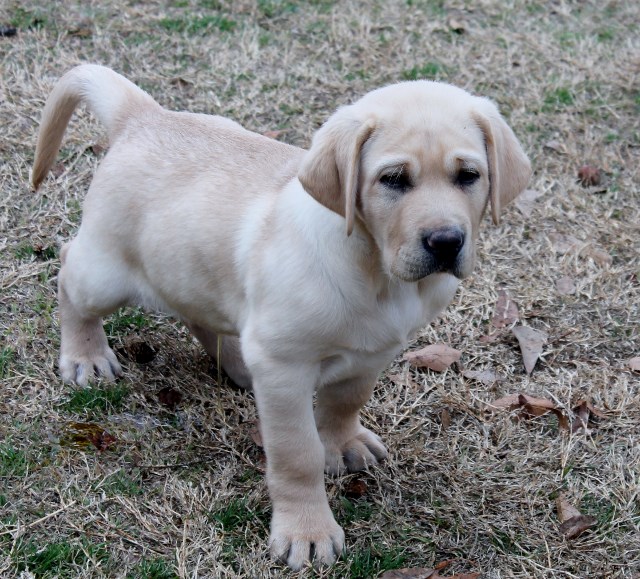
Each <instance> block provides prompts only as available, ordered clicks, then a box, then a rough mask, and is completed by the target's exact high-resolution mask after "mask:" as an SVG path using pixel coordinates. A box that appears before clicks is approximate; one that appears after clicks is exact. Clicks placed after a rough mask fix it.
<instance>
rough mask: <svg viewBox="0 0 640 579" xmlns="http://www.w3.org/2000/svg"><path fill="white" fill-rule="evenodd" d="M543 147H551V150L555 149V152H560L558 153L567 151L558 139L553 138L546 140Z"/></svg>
mask: <svg viewBox="0 0 640 579" xmlns="http://www.w3.org/2000/svg"><path fill="white" fill-rule="evenodd" d="M544 147H545V148H546V149H551V150H552V151H555V152H556V153H560V154H564V153H566V152H567V148H566V147H565V146H564V144H563V143H561V142H560V141H556V140H555V139H554V140H551V141H547V142H546V143H545V144H544Z"/></svg>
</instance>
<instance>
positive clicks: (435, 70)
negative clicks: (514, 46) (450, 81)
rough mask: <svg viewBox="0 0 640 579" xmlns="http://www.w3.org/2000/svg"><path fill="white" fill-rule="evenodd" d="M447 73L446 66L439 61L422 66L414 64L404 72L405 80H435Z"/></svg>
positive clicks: (403, 77)
mask: <svg viewBox="0 0 640 579" xmlns="http://www.w3.org/2000/svg"><path fill="white" fill-rule="evenodd" d="M446 75H447V70H446V67H444V66H443V65H442V64H440V63H438V62H433V61H432V62H427V63H425V64H423V65H421V66H414V67H413V68H410V69H409V70H405V71H403V72H402V79H403V80H419V79H427V80H433V79H435V78H443V77H445V76H446Z"/></svg>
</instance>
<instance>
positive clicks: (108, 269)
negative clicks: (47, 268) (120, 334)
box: [58, 238, 129, 386]
mask: <svg viewBox="0 0 640 579" xmlns="http://www.w3.org/2000/svg"><path fill="white" fill-rule="evenodd" d="M84 245H86V244H82V243H81V242H80V241H79V239H77V238H76V239H75V240H74V241H72V242H71V243H69V244H67V245H66V246H65V247H64V248H63V249H62V255H61V259H62V268H61V269H60V273H59V274H58V300H59V313H60V331H61V339H60V362H59V368H60V374H61V376H62V379H63V381H64V382H75V383H76V384H78V385H79V386H86V385H87V384H88V383H89V381H91V380H93V379H96V378H103V379H105V380H107V381H113V380H115V379H116V377H118V376H120V374H122V368H121V367H120V364H119V363H118V360H117V359H116V356H115V354H114V352H113V350H111V348H109V345H108V343H107V336H106V334H105V332H104V329H103V327H102V317H103V316H106V315H108V314H110V313H112V312H114V311H115V310H116V309H118V308H119V307H120V306H122V305H125V303H127V302H128V301H129V300H128V299H127V297H128V296H127V294H128V293H129V292H127V283H126V279H127V275H126V266H125V265H121V264H119V263H118V262H117V261H115V260H114V258H113V256H110V255H108V254H100V253H99V252H88V251H87V250H86V249H85V247H84Z"/></svg>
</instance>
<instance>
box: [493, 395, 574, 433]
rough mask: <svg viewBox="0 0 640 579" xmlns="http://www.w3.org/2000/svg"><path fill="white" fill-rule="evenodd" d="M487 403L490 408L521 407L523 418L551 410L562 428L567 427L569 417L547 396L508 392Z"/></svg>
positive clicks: (512, 408) (540, 414)
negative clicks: (538, 396)
mask: <svg viewBox="0 0 640 579" xmlns="http://www.w3.org/2000/svg"><path fill="white" fill-rule="evenodd" d="M487 405H488V406H489V409H490V410H515V409H516V408H521V409H522V413H521V415H522V417H523V418H535V417H538V416H543V415H545V414H547V413H548V412H551V413H552V414H555V415H556V417H557V418H558V425H559V427H560V428H561V429H562V430H568V429H569V419H568V418H567V417H566V415H565V414H564V413H563V412H562V410H560V409H559V408H558V407H557V405H556V404H555V403H554V402H553V401H552V400H549V399H547V398H537V397H535V396H528V395H527V394H510V395H509V396H504V397H502V398H499V399H498V400H494V401H493V402H491V403H487Z"/></svg>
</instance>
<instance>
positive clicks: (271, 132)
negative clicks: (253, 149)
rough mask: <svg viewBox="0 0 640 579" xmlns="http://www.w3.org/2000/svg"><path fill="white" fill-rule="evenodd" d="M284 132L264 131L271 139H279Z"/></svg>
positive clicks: (264, 134) (265, 135)
mask: <svg viewBox="0 0 640 579" xmlns="http://www.w3.org/2000/svg"><path fill="white" fill-rule="evenodd" d="M281 134H282V131H277V130H276V131H265V132H264V133H262V135H263V136H264V137H268V138H269V139H277V138H278V137H279V136H280V135H281Z"/></svg>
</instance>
